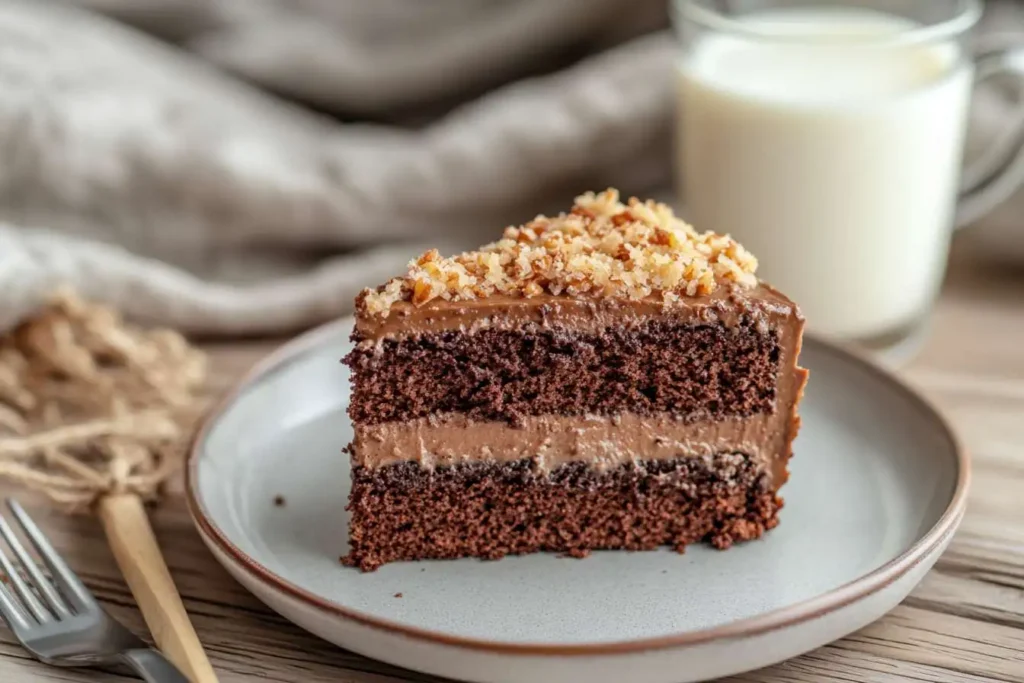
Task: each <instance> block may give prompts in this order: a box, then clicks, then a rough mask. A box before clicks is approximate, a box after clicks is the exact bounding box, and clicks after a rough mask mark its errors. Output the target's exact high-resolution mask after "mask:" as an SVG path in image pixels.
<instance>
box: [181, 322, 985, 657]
mask: <svg viewBox="0 0 1024 683" xmlns="http://www.w3.org/2000/svg"><path fill="white" fill-rule="evenodd" d="M351 325H352V319H351V318H350V317H349V318H342V319H341V320H336V321H334V322H330V323H326V324H324V325H321V326H320V327H317V328H315V329H313V330H310V331H308V332H306V333H304V334H302V335H300V336H298V337H297V338H295V339H293V340H291V341H289V342H286V343H285V344H284V345H283V346H281V347H280V348H278V349H277V350H275V351H272V352H271V353H270V354H269V355H267V356H266V357H265V358H263V359H262V360H260V361H259V362H257V363H256V364H255V365H254V366H253V367H252V369H251V370H249V372H247V373H246V374H245V375H244V376H243V377H242V379H241V380H240V381H239V382H238V383H237V384H236V385H235V386H234V387H233V388H232V389H231V390H230V391H229V392H228V393H227V394H226V395H225V396H224V397H223V398H222V399H220V401H219V402H218V404H217V405H216V406H215V407H214V409H213V410H211V411H210V413H209V414H208V415H207V416H206V417H205V418H204V419H203V422H202V424H201V425H200V427H199V429H198V430H197V431H196V433H195V435H194V436H193V439H192V442H191V444H190V446H189V449H188V453H187V456H186V462H185V497H186V502H187V505H188V509H189V513H190V514H191V516H192V519H193V521H194V522H195V524H196V526H197V527H198V528H199V530H200V531H201V532H202V533H203V534H205V535H206V536H207V537H208V538H209V539H210V540H211V541H212V542H213V543H214V544H215V545H216V546H217V547H218V548H219V549H220V550H221V551H222V552H223V553H224V554H226V555H227V556H228V557H231V558H232V559H233V560H235V561H236V562H237V563H238V565H239V566H241V567H242V568H243V569H244V570H245V571H246V572H248V573H249V574H250V575H251V576H253V577H254V578H256V579H257V580H259V581H261V582H262V583H265V584H267V585H268V586H269V587H271V588H272V589H275V590H276V591H278V592H280V593H284V594H285V595H287V596H288V597H290V598H293V599H296V600H298V601H300V602H302V603H305V604H306V605H307V606H310V607H314V608H316V609H318V610H320V611H323V612H326V613H328V614H332V615H336V616H339V617H343V618H345V619H349V620H351V621H354V622H356V623H359V624H361V625H364V626H369V627H372V628H375V629H378V630H380V631H385V632H387V633H390V634H392V635H399V636H405V637H407V638H412V639H416V640H422V641H427V642H430V643H434V644H438V645H447V646H454V647H460V648H466V649H471V650H478V651H486V652H492V653H495V654H518V655H546V656H558V657H565V656H586V655H591V656H593V655H612V654H625V653H633V652H643V651H647V650H656V649H663V648H674V647H684V646H691V645H697V644H702V643H707V642H710V641H714V640H726V639H733V638H745V637H749V636H753V635H759V634H762V633H766V632H769V631H774V630H777V629H781V628H786V627H789V626H793V625H795V624H798V623H801V622H805V621H810V620H812V619H816V618H818V617H820V616H823V615H825V614H828V613H829V612H833V611H835V610H837V609H841V608H843V607H846V606H847V605H850V604H852V603H854V602H856V601H858V600H860V599H862V598H864V597H867V596H868V595H871V594H873V593H876V592H878V591H880V590H882V589H883V588H885V587H886V586H888V585H890V584H891V583H893V582H894V581H896V580H897V579H899V578H900V577H901V576H903V575H904V574H906V573H907V572H908V571H910V570H911V569H913V568H914V567H915V566H916V565H917V564H918V563H919V562H921V560H923V559H924V558H925V557H927V556H928V555H930V554H931V552H932V551H933V550H934V549H935V548H936V547H938V546H939V545H941V544H942V543H943V542H944V541H945V540H946V539H947V538H948V537H950V536H951V535H952V534H953V533H954V532H955V530H956V528H957V526H958V525H959V522H960V520H961V518H962V517H963V514H964V511H965V509H966V507H967V489H968V486H969V484H970V469H971V468H970V457H969V456H968V454H967V451H966V450H965V449H964V448H963V446H962V444H961V443H960V439H959V437H958V436H957V434H956V432H955V431H954V430H953V428H952V426H951V425H950V424H949V421H948V420H947V419H946V418H945V417H944V416H943V415H942V413H941V412H939V410H938V409H936V408H935V406H933V405H932V403H931V402H930V401H929V400H928V399H926V398H924V397H923V396H922V395H920V394H919V393H918V392H917V391H915V390H914V389H912V388H911V387H910V386H908V385H907V384H905V383H904V382H903V381H901V380H899V379H898V378H897V377H896V376H895V375H893V374H892V373H890V372H889V371H888V370H885V369H883V368H881V367H880V366H878V365H876V364H875V363H874V362H872V361H870V360H868V359H867V357H866V356H864V355H862V354H861V353H859V352H857V351H854V350H852V349H849V348H846V347H845V346H843V345H841V344H838V343H836V342H834V341H826V340H824V339H821V338H819V337H816V336H814V335H805V336H806V339H805V343H806V342H807V341H809V342H810V343H812V344H815V345H816V346H819V347H821V348H823V349H825V350H826V351H827V352H828V353H831V354H833V355H836V356H843V357H845V358H847V359H848V360H852V361H853V362H855V363H857V364H858V365H860V366H861V367H862V368H863V369H864V370H866V371H868V372H870V373H872V374H874V375H875V376H876V377H878V378H880V379H882V380H884V381H885V382H887V383H888V384H890V385H892V386H893V388H894V389H895V390H896V391H898V392H899V393H901V394H903V395H904V396H905V397H906V398H907V399H908V400H910V401H911V402H913V403H915V404H917V405H918V406H919V407H920V408H922V409H923V410H924V411H925V412H926V413H928V414H929V415H931V416H932V417H933V418H935V420H936V421H937V422H938V423H939V424H940V425H941V426H942V428H943V430H944V431H945V433H946V436H947V437H948V439H949V441H950V442H951V444H952V446H953V450H954V452H955V453H956V461H957V478H956V487H955V489H954V491H953V496H952V498H951V499H950V502H949V505H948V506H947V507H946V509H945V510H944V511H943V513H942V515H941V516H940V517H939V520H938V522H936V523H935V525H934V526H933V527H932V528H931V529H929V530H928V532H927V533H925V534H924V535H922V536H921V537H920V538H919V539H918V540H917V542H915V543H914V544H913V545H911V546H910V547H909V548H908V549H907V550H906V551H905V552H903V554H901V555H899V556H898V557H896V558H894V559H892V560H890V561H889V562H887V563H886V564H884V565H882V566H881V567H879V568H877V569H875V570H873V571H871V572H869V573H868V574H865V575H864V576H861V577H860V578H857V579H854V580H853V581H851V582H849V583H846V584H844V585H842V586H840V587H838V588H836V589H834V590H832V591H829V592H828V593H825V594H822V595H819V596H817V597H814V598H810V599H808V600H804V601H803V602H800V603H797V604H795V605H790V606H789V607H784V608H782V609H778V610H774V611H771V612H768V613H766V614H761V615H758V616H755V617H748V618H744V619H739V620H737V621H733V622H730V623H728V624H724V625H722V626H714V627H711V628H706V629H701V630H697V631H688V632H685V633H679V634H675V635H667V636H658V637H656V638H643V639H636V640H627V641H618V642H616V641H611V642H601V643H573V644H561V645H560V644H545V643H502V642H496V641H490V640H482V639H476V638H466V637H462V636H455V635H450V634H447V633H442V632H438V631H431V630H428V629H422V628H417V627H413V626H406V625H404V624H401V623H397V622H394V621H391V620H389V619H381V618H379V617H375V616H372V615H369V614H365V613H363V612H359V611H358V610H353V609H349V608H347V607H343V606H342V605H339V604H337V603H334V602H331V601H328V600H324V599H323V598H321V597H319V596H317V595H315V594H313V593H311V592H309V591H307V590H305V589H303V588H300V587H299V586H297V585H295V584H293V583H291V582H289V581H286V580H285V579H283V578H281V577H280V576H278V575H277V574H274V573H273V572H272V571H270V570H269V569H267V568H266V567H264V566H263V565H261V564H260V563H259V562H257V561H256V560H254V559H253V558H251V557H249V556H248V555H246V554H245V553H244V552H243V551H242V550H241V549H239V548H238V547H237V546H235V545H234V544H233V543H231V541H229V540H228V539H227V537H226V536H225V535H224V534H223V533H222V532H221V530H220V529H219V528H217V526H216V525H215V524H214V523H213V522H212V521H211V520H210V518H209V516H208V515H207V513H206V510H205V509H204V508H203V506H202V503H200V501H199V497H198V496H197V494H196V491H195V478H196V462H197V461H198V451H199V444H200V443H202V442H203V441H204V439H205V438H206V435H207V433H208V432H209V431H210V429H211V427H212V425H213V424H214V423H215V422H216V421H217V419H218V418H219V417H220V415H221V414H222V413H223V412H224V411H225V410H226V409H227V407H228V406H229V405H230V404H231V403H232V402H233V401H234V400H235V398H236V397H237V396H238V395H239V394H241V392H242V391H243V390H244V389H245V388H246V387H248V386H249V385H250V384H252V383H253V382H254V381H255V380H257V379H259V378H260V377H261V376H263V375H264V374H266V373H268V372H270V371H272V370H274V369H276V368H278V367H281V366H283V365H284V364H285V363H288V362H290V361H292V360H295V359H297V358H298V357H300V356H302V355H303V354H305V353H307V352H308V351H309V350H311V349H313V348H315V347H317V346H319V345H320V344H321V343H322V342H323V341H324V340H326V339H328V338H330V337H331V336H333V335H336V334H337V333H338V331H339V330H342V329H345V328H346V327H348V326H351ZM812 381H813V380H812ZM339 571H346V570H344V569H342V568H341V567H339Z"/></svg>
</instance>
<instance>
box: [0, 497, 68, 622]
mask: <svg viewBox="0 0 1024 683" xmlns="http://www.w3.org/2000/svg"><path fill="white" fill-rule="evenodd" d="M0 536H3V538H4V540H5V541H7V545H8V546H10V548H11V550H13V551H14V554H15V555H16V556H17V558H18V561H19V562H21V564H22V566H24V567H25V571H26V572H28V575H29V577H30V578H31V579H32V583H33V584H34V585H35V587H36V590H38V591H39V593H40V594H41V595H42V596H43V599H44V600H45V601H46V604H48V605H49V606H50V609H51V610H53V614H55V615H56V616H57V618H58V619H65V618H67V617H70V616H71V610H69V609H68V608H67V606H66V605H65V604H64V600H63V598H61V597H60V594H59V593H57V590H56V589H55V588H54V587H53V584H52V583H50V581H49V580H48V579H47V578H46V577H45V576H43V572H41V571H40V570H39V565H37V564H36V562H35V560H33V559H32V557H31V556H30V555H29V554H28V551H26V550H25V546H24V545H22V543H21V541H19V540H18V536H17V535H16V534H15V533H14V530H13V529H11V527H10V525H9V524H8V523H7V520H6V519H4V518H3V516H2V515H0ZM4 569H5V570H7V567H6V565H5V566H4ZM7 573H8V574H10V573H11V572H10V570H7ZM19 580H20V577H19ZM14 587H15V589H17V591H18V595H20V596H21V598H22V600H24V601H25V602H27V603H28V606H29V609H30V610H31V611H32V613H33V614H35V615H36V618H37V619H39V623H46V621H49V619H47V618H44V617H41V616H40V615H39V613H38V611H37V610H36V608H35V607H33V606H32V602H31V600H30V599H28V598H26V597H25V593H23V592H22V589H21V588H20V587H19V586H18V584H17V583H15V584H14ZM29 595H30V596H31V597H32V598H34V597H35V596H34V595H32V594H31V591H29ZM44 612H45V610H44ZM46 616H47V617H49V614H46Z"/></svg>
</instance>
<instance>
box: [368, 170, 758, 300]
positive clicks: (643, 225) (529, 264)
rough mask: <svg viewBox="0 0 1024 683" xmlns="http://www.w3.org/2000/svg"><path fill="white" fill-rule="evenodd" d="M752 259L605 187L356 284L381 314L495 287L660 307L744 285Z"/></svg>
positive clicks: (734, 245) (750, 279)
mask: <svg viewBox="0 0 1024 683" xmlns="http://www.w3.org/2000/svg"><path fill="white" fill-rule="evenodd" d="M756 270H757V259H756V258H754V256H753V255H752V254H751V253H750V252H748V251H747V250H746V249H744V248H743V246H742V245H740V244H739V243H738V242H736V240H734V239H732V238H731V237H729V236H728V235H718V234H715V233H712V232H705V233H698V232H696V231H695V230H694V229H693V228H692V227H690V226H689V225H688V224H686V223H685V222H683V221H682V220H681V219H679V218H678V217H676V216H675V214H673V212H672V209H671V208H669V207H668V206H666V205H664V204H660V203H655V202H653V201H651V200H648V201H645V202H641V201H640V200H638V199H636V198H635V197H634V198H631V199H629V201H628V202H626V203H625V204H623V203H622V202H620V201H619V193H618V191H616V190H614V189H609V190H605V191H604V192H601V193H600V194H594V193H592V192H588V193H586V194H584V195H581V196H579V197H577V198H576V202H575V205H574V206H573V208H572V210H571V211H569V213H563V214H560V215H558V216H556V217H554V218H549V217H546V216H537V217H536V218H535V219H533V220H532V221H530V222H529V223H526V224H524V225H522V226H519V227H509V228H506V229H505V233H504V235H503V237H502V239H500V240H499V241H497V242H494V243H492V244H488V245H486V246H484V247H481V248H480V249H478V250H477V251H469V252H465V253H462V254H459V255H457V256H454V257H451V258H443V257H441V255H440V254H439V253H438V252H437V250H436V249H431V250H430V251H428V252H426V253H424V254H423V255H422V256H420V257H419V258H418V259H415V260H413V261H410V263H409V270H408V273H407V274H406V275H405V276H403V277H397V278H394V279H392V280H390V281H389V282H388V283H386V284H385V285H384V286H382V287H379V288H377V289H376V290H370V289H367V290H364V292H363V294H362V304H361V306H362V307H363V310H364V311H365V312H367V313H369V314H371V315H376V316H379V317H387V315H388V313H389V312H390V311H391V307H392V306H393V305H394V304H395V303H397V302H399V301H409V302H412V303H413V304H414V305H416V306H422V305H424V304H426V303H427V302H429V301H433V300H434V299H442V300H444V301H464V300H471V299H481V298H486V297H489V296H492V295H496V294H503V295H512V296H522V297H537V296H541V295H542V294H552V295H555V296H559V295H562V294H565V295H568V296H584V295H585V296H592V297H615V298H626V299H633V300H637V299H644V298H646V297H648V296H651V295H652V294H654V293H660V294H661V297H662V300H663V301H664V303H665V304H666V305H672V304H675V303H678V302H679V301H680V298H681V297H683V296H688V297H693V296H703V295H707V294H711V293H712V292H714V291H715V289H716V288H717V287H718V285H719V283H720V282H722V281H727V280H728V281H732V282H736V283H738V284H740V285H743V286H747V287H752V286H754V285H756V284H757V278H756V277H755V276H754V272H755V271H756Z"/></svg>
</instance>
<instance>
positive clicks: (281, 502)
mask: <svg viewBox="0 0 1024 683" xmlns="http://www.w3.org/2000/svg"><path fill="white" fill-rule="evenodd" d="M285 502H286V501H285V499H284V496H274V505H276V506H277V507H279V508H283V507H284V504H285Z"/></svg>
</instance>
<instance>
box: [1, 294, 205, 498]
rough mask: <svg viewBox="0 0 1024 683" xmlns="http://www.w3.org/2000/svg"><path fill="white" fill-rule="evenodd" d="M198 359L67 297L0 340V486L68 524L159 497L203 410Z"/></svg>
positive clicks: (170, 335) (172, 342)
mask: <svg viewBox="0 0 1024 683" xmlns="http://www.w3.org/2000/svg"><path fill="white" fill-rule="evenodd" d="M205 377H206V359H205V356H204V355H203V354H202V353H201V352H199V351H198V350H197V349H195V348H194V347H192V346H190V345H189V344H188V342H187V341H185V339H184V338H183V337H181V335H179V334H177V333H175V332H172V331H170V330H141V329H138V328H134V327H131V326H128V325H126V324H125V323H124V322H123V321H122V320H121V319H120V317H119V316H118V315H117V314H116V313H115V312H114V311H112V310H110V309H108V308H105V307H102V306H98V305H95V304H90V303H88V302H85V301H83V300H81V299H79V298H78V297H77V296H76V295H74V293H72V292H70V291H66V290H62V291H59V292H58V293H57V294H55V295H54V296H53V297H52V298H51V300H50V301H49V303H48V305H47V306H46V307H44V308H43V309H42V310H41V311H40V312H39V313H38V314H37V315H36V316H34V317H33V318H31V319H30V320H28V321H26V322H24V323H22V324H21V325H20V326H18V327H17V328H16V329H14V330H13V331H11V332H10V333H8V334H6V335H4V336H2V337H0V477H4V478H6V479H9V480H11V481H13V482H15V483H18V484H21V485H23V486H26V487H28V488H31V489H34V490H36V491H39V492H41V493H43V494H45V495H47V496H48V497H49V498H50V499H51V500H53V501H54V502H56V503H58V504H59V505H61V506H63V507H65V508H67V509H69V510H70V511H74V512H84V511H87V510H89V509H90V507H91V506H92V504H93V503H95V502H96V500H98V499H99V498H100V497H101V496H104V495H108V494H113V493H131V494H135V495H138V496H140V497H142V498H143V499H145V500H154V499H156V498H157V497H159V495H160V493H161V491H162V487H163V484H164V483H165V482H166V481H167V479H168V477H169V476H171V475H172V474H173V473H174V472H176V471H177V469H178V468H179V467H180V465H181V461H182V458H183V455H184V449H185V441H186V440H187V438H188V437H189V435H190V434H191V431H192V428H193V427H194V425H195V422H196V420H198V418H199V416H200V415H201V414H202V410H203V408H204V406H205V403H206V401H205V400H204V398H203V396H202V395H201V391H202V387H203V383H204V381H205Z"/></svg>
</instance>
